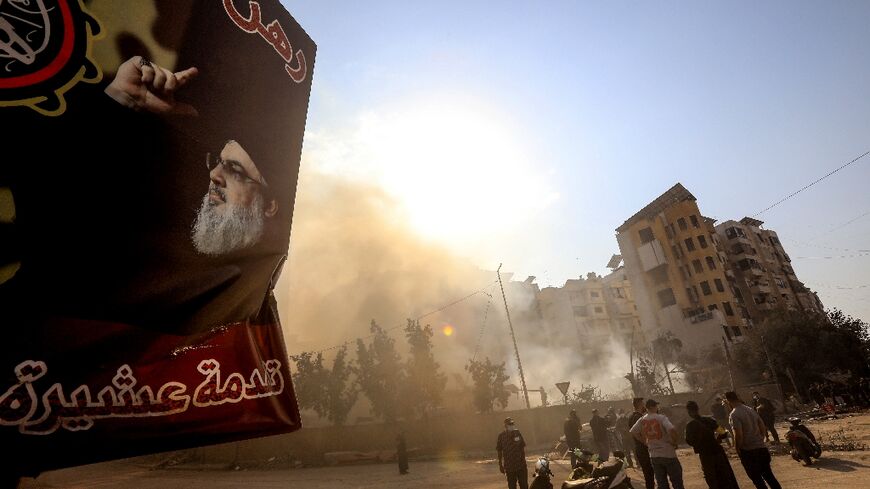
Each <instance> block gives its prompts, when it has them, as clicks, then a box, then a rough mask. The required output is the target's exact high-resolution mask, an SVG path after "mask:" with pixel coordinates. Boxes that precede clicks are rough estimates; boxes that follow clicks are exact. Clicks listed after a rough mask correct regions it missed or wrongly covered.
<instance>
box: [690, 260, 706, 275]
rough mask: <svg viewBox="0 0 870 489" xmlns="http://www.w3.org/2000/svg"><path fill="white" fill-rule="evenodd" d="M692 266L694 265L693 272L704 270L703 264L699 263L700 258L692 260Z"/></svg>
mask: <svg viewBox="0 0 870 489" xmlns="http://www.w3.org/2000/svg"><path fill="white" fill-rule="evenodd" d="M692 266H693V267H695V273H701V272H703V271H704V266H703V265H701V260H692Z"/></svg>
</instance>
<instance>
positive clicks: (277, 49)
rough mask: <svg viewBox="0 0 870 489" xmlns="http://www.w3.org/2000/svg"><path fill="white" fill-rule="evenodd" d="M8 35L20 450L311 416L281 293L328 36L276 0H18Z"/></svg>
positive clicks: (1, 312)
mask: <svg viewBox="0 0 870 489" xmlns="http://www.w3.org/2000/svg"><path fill="white" fill-rule="evenodd" d="M0 40H2V42H0V120H2V130H3V132H4V138H3V147H4V148H3V156H2V160H0V331H2V333H0V334H2V335H3V341H2V342H0V440H2V442H3V444H4V446H7V447H16V450H15V451H14V455H13V460H12V461H11V462H10V463H11V464H12V465H13V466H16V467H19V468H20V469H21V472H22V473H24V475H27V474H28V473H37V472H39V471H42V470H47V469H53V468H59V467H64V466H72V465H77V464H82V463H90V462H96V461H100V460H107V459H112V458H118V457H124V456H132V455H137V454H144V453H151V452H155V451H165V450H173V449H179V448H185V447H191V446H199V445H203V444H211V443H219V442H227V441H233V440H239V439H245V438H250V437H255V436H264V435H270V434H278V433H286V432H290V431H294V430H297V429H299V428H300V427H301V421H300V418H299V412H298V409H297V406H296V401H295V397H294V394H293V388H292V385H291V382H290V372H289V370H288V366H287V358H286V351H285V348H284V344H283V335H282V333H281V326H280V321H279V318H278V315H277V310H276V307H275V301H274V297H273V296H272V289H273V287H274V285H275V283H276V281H277V279H278V276H279V274H280V272H281V269H282V265H283V263H284V260H285V258H286V256H287V251H288V245H289V235H290V227H291V221H292V215H293V204H294V200H295V191H296V181H297V174H298V169H299V158H300V155H301V149H302V136H303V132H304V128H305V120H306V116H307V108H308V99H309V94H310V91H311V82H312V75H313V68H314V59H315V51H316V46H315V44H314V42H313V41H312V40H311V39H310V38H309V37H308V35H307V34H306V33H305V32H304V30H303V29H302V28H301V27H300V26H299V25H298V24H297V23H296V21H295V20H294V19H293V18H292V17H291V16H290V14H289V13H288V12H287V11H286V10H285V9H284V8H283V7H282V6H281V5H280V3H279V2H278V1H277V0H251V1H249V0H171V1H168V0H143V1H138V0H91V1H84V0H5V1H0Z"/></svg>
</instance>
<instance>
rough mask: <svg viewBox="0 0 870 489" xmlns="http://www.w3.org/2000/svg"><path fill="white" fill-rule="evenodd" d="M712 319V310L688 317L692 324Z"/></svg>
mask: <svg viewBox="0 0 870 489" xmlns="http://www.w3.org/2000/svg"><path fill="white" fill-rule="evenodd" d="M711 319H713V311H707V312H702V313H701V314H696V315H694V316H692V317H690V318H689V321H690V322H691V323H692V324H698V323H703V322H704V321H709V320H711Z"/></svg>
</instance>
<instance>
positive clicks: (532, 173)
mask: <svg viewBox="0 0 870 489" xmlns="http://www.w3.org/2000/svg"><path fill="white" fill-rule="evenodd" d="M405 107H407V108H403V109H400V110H394V111H391V112H382V113H370V114H367V115H366V116H365V117H363V118H362V120H361V122H360V126H359V127H358V129H357V131H356V134H354V135H353V136H352V137H351V138H349V141H347V140H345V141H343V142H342V144H343V145H344V147H345V149H344V151H343V152H345V153H346V154H345V155H344V157H343V158H344V159H343V162H342V165H341V166H343V167H344V168H342V169H341V171H342V173H344V174H345V175H355V176H357V177H360V178H363V179H366V180H367V181H373V180H374V181H375V183H377V184H379V185H380V186H382V187H383V188H384V189H385V190H386V191H387V192H388V193H389V194H391V195H393V196H394V197H395V198H396V199H397V200H398V202H399V203H400V204H401V205H402V206H403V208H404V211H405V212H406V213H407V215H408V218H409V221H410V224H411V225H412V226H413V227H414V228H415V229H416V230H417V231H418V232H420V233H421V234H422V235H425V236H427V237H430V238H435V239H438V240H440V241H442V242H445V243H448V244H454V245H459V246H460V247H461V245H462V243H457V241H466V242H471V241H473V240H475V239H480V238H483V237H485V236H487V235H489V234H491V233H493V232H499V231H501V230H504V229H505V228H506V227H510V226H511V225H512V224H514V223H516V222H517V221H518V220H519V219H522V218H523V217H525V216H527V215H530V214H531V213H533V212H535V211H537V210H538V209H540V208H542V207H545V206H546V205H548V204H549V203H550V202H552V200H553V199H555V198H556V194H555V193H554V192H553V191H552V190H551V186H550V185H549V184H548V182H547V175H546V174H545V173H544V172H542V171H541V170H540V163H541V162H536V161H534V159H533V158H532V157H530V156H529V154H528V151H527V150H526V149H525V145H524V140H523V135H522V134H519V133H518V131H511V130H510V129H509V128H508V127H507V126H506V125H505V124H502V123H501V122H500V121H499V118H498V116H497V115H495V114H494V112H492V111H487V110H485V109H483V108H480V107H474V106H471V105H469V106H463V105H456V104H455V103H454V105H444V104H433V103H431V102H430V103H429V105H420V104H408V105H407V106H405ZM335 169H336V170H338V168H335Z"/></svg>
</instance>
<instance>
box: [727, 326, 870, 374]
mask: <svg viewBox="0 0 870 489" xmlns="http://www.w3.org/2000/svg"><path fill="white" fill-rule="evenodd" d="M762 335H763V337H764V344H762ZM765 346H766V347H767V353H768V354H769V355H770V363H772V364H773V368H774V369H775V373H776V374H777V375H778V376H779V378H780V379H785V378H786V369H791V370H792V371H793V372H794V373H795V380H796V383H797V384H798V388H799V389H805V388H806V387H807V386H808V385H809V384H811V383H812V382H816V381H820V380H823V379H824V375H826V374H830V373H833V372H847V371H848V372H851V373H852V374H853V375H859V376H862V375H867V374H870V368H868V361H870V334H868V329H867V323H865V322H863V321H861V320H859V319H856V318H852V317H850V316H847V315H845V314H843V312H842V311H839V310H837V309H833V310H829V311H827V312H826V313H825V314H817V313H810V312H804V311H779V312H777V313H775V314H772V315H771V316H769V317H768V318H767V319H765V320H764V322H763V323H762V324H760V325H759V326H758V327H756V328H755V329H754V330H753V331H752V333H751V334H749V335H747V339H746V340H745V341H744V342H743V343H741V344H739V345H737V346H736V347H735V348H734V355H733V357H734V363H735V364H736V366H737V367H738V368H739V369H740V370H741V372H742V373H744V375H746V377H747V378H748V380H759V379H760V378H763V377H765V376H766V377H768V378H770V377H772V375H771V374H772V373H771V372H770V367H769V363H768V361H767V356H766V355H765V351H764V350H765V348H764V347H765Z"/></svg>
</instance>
